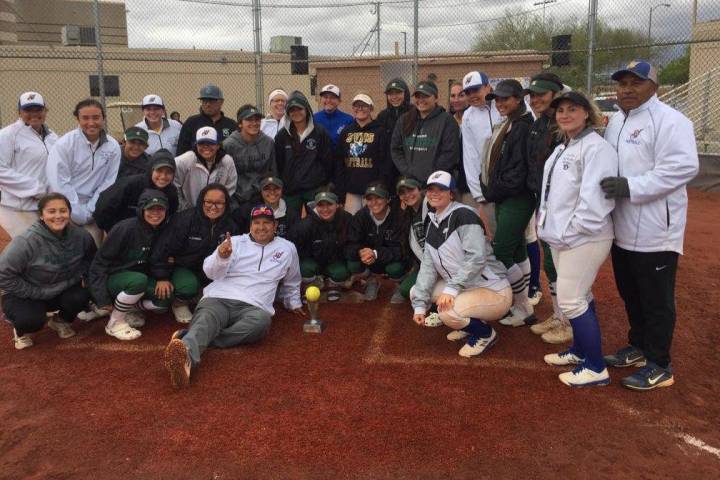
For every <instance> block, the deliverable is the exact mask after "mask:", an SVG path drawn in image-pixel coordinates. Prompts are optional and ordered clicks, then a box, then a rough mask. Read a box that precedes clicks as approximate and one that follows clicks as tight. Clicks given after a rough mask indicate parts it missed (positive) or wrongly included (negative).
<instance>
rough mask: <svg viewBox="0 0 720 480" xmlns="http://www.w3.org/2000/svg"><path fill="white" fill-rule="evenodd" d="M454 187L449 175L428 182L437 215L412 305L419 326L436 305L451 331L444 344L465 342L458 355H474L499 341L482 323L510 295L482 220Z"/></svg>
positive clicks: (504, 307) (497, 314)
mask: <svg viewBox="0 0 720 480" xmlns="http://www.w3.org/2000/svg"><path fill="white" fill-rule="evenodd" d="M454 187H455V181H454V180H453V178H452V176H451V175H450V174H449V173H448V172H444V171H441V170H440V171H437V172H435V173H433V174H431V175H430V178H428V181H427V193H426V197H427V199H428V201H429V203H430V206H431V207H432V208H434V209H435V212H431V213H429V214H428V215H429V219H430V223H429V225H428V230H427V234H426V236H425V250H424V252H423V258H422V262H421V264H420V271H419V272H418V277H417V281H416V283H415V286H414V287H413V288H412V289H411V290H410V301H411V303H412V306H413V309H414V310H415V314H414V316H413V320H414V321H415V323H417V324H418V325H423V324H424V322H425V314H426V313H427V311H428V308H429V307H430V304H431V303H435V304H437V307H438V314H439V316H440V320H442V322H443V323H444V324H445V325H447V326H448V327H450V328H452V329H453V330H454V331H452V332H450V333H449V334H448V336H447V338H448V340H450V341H458V340H463V339H467V340H466V342H467V343H466V344H465V345H464V346H463V347H462V348H461V349H460V351H459V352H458V353H459V355H460V356H461V357H474V356H477V355H480V354H482V353H483V352H484V351H485V350H487V349H488V348H490V347H491V346H492V345H493V344H494V343H495V342H496V341H497V334H496V333H495V330H493V328H492V327H490V325H488V324H487V323H486V322H487V321H494V320H499V319H501V318H502V317H503V316H504V315H505V314H506V313H507V312H508V310H509V309H510V306H511V305H512V297H513V295H512V290H511V289H510V283H509V282H508V280H507V271H506V270H505V267H504V266H503V264H502V263H501V262H500V261H499V260H497V259H496V258H495V256H494V255H493V252H492V247H491V246H490V242H489V241H488V239H487V238H486V237H485V233H484V227H483V225H482V222H481V220H480V217H479V216H478V215H477V213H476V212H475V210H472V209H471V208H470V207H467V206H465V205H463V204H461V203H458V202H456V201H455V200H454V198H453V193H452V190H454ZM438 276H440V277H441V278H440V279H438Z"/></svg>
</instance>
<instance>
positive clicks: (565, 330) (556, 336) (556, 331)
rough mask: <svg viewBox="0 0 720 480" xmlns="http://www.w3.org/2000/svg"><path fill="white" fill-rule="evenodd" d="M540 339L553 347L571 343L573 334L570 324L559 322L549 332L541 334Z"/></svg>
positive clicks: (565, 321)
mask: <svg viewBox="0 0 720 480" xmlns="http://www.w3.org/2000/svg"><path fill="white" fill-rule="evenodd" d="M540 338H542V340H543V342H545V343H552V344H554V345H557V344H560V343H567V342H572V339H573V333H572V327H571V326H570V322H569V321H568V320H564V319H563V320H560V325H558V326H557V327H555V328H553V329H552V330H550V331H549V332H545V333H543V334H542V335H541V336H540Z"/></svg>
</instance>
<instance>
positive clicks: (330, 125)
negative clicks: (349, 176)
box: [313, 84, 353, 150]
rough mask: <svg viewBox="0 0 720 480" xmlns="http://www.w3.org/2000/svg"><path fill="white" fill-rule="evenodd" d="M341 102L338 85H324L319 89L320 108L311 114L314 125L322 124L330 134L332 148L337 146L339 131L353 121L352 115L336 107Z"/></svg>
mask: <svg viewBox="0 0 720 480" xmlns="http://www.w3.org/2000/svg"><path fill="white" fill-rule="evenodd" d="M340 102H342V97H341V96H340V87H338V86H337V85H333V84H328V85H325V86H324V87H323V88H322V89H321V90H320V105H321V106H322V110H320V111H319V112H315V115H314V116H313V118H314V120H315V124H316V125H322V126H323V127H324V128H325V131H327V132H328V135H330V141H331V142H332V148H333V150H335V149H336V148H337V144H338V139H339V138H340V132H342V131H343V128H345V126H347V125H350V124H351V123H352V122H353V117H352V116H351V115H348V114H347V113H345V112H343V111H342V110H340V109H339V108H338V107H339V106H340Z"/></svg>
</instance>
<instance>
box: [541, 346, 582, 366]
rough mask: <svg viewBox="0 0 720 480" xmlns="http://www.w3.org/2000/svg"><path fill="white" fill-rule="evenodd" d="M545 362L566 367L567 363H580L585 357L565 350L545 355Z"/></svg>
mask: <svg viewBox="0 0 720 480" xmlns="http://www.w3.org/2000/svg"><path fill="white" fill-rule="evenodd" d="M544 360H545V363H547V364H548V365H555V366H557V367H564V366H566V365H580V364H581V363H582V362H583V359H582V358H580V357H578V356H577V355H575V354H574V353H572V352H571V351H570V350H565V351H564V352H560V353H549V354H547V355H545V357H544Z"/></svg>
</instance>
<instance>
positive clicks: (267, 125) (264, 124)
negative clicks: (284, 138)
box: [260, 117, 280, 140]
mask: <svg viewBox="0 0 720 480" xmlns="http://www.w3.org/2000/svg"><path fill="white" fill-rule="evenodd" d="M260 130H261V131H262V132H263V133H264V134H265V135H267V136H268V137H270V138H272V139H273V140H275V135H277V133H278V131H279V130H280V122H278V121H277V120H275V119H274V118H272V117H271V118H263V119H262V121H261V122H260Z"/></svg>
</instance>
